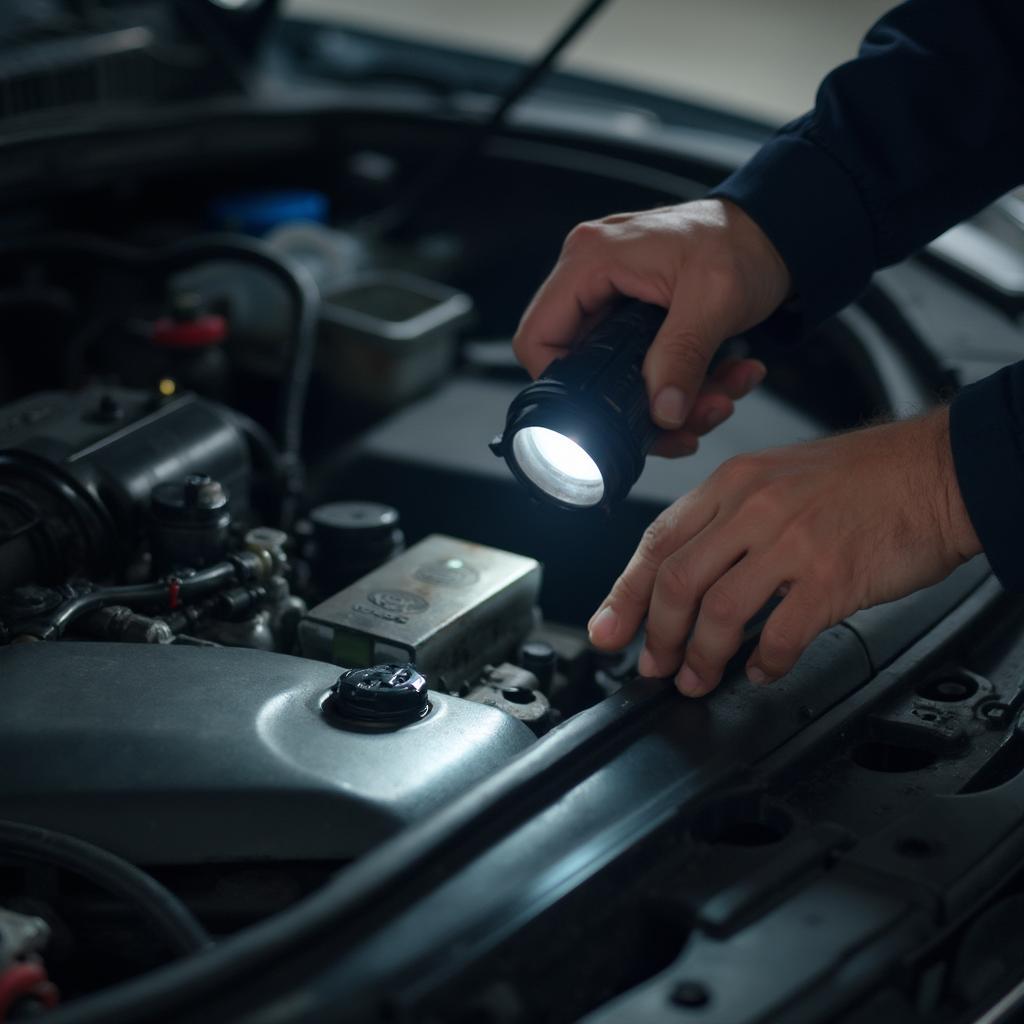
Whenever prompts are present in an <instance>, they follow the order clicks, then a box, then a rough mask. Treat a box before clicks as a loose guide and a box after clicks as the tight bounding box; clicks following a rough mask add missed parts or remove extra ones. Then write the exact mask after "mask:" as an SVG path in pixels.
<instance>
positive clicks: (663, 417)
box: [653, 385, 687, 430]
mask: <svg viewBox="0 0 1024 1024" xmlns="http://www.w3.org/2000/svg"><path fill="white" fill-rule="evenodd" d="M686 404H687V403H686V395H685V394H684V393H683V392H682V391H681V390H680V389H679V388H677V387H674V386H671V385H670V386H669V387H667V388H662V389H661V390H660V391H659V392H658V394H657V395H656V396H655V398H654V409H653V412H654V419H655V420H656V421H657V423H658V425H659V426H662V427H665V428H667V429H669V430H675V429H677V428H679V427H681V426H682V425H683V421H684V420H685V419H686Z"/></svg>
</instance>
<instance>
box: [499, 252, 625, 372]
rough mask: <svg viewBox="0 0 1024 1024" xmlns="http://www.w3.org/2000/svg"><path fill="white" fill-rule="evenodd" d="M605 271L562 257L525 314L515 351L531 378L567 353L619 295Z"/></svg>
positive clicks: (520, 324) (515, 341)
mask: <svg viewBox="0 0 1024 1024" xmlns="http://www.w3.org/2000/svg"><path fill="white" fill-rule="evenodd" d="M619 294H620V293H619V292H618V290H617V289H616V288H615V287H614V285H613V284H612V283H611V281H610V280H609V279H608V277H607V276H606V275H605V274H602V273H600V272H598V271H595V270H594V269H592V268H591V267H587V266H584V265H582V264H580V263H578V262H575V261H569V260H564V259H563V260H560V261H559V262H558V263H557V264H556V265H555V268H554V270H552V271H551V273H550V274H549V275H548V277H547V280H546V281H545V282H544V283H543V284H542V285H541V286H540V288H539V289H538V290H537V294H536V295H534V297H533V300H532V301H531V302H530V305H529V306H527V308H526V312H525V313H524V314H523V318H522V320H520V322H519V327H518V329H517V330H516V335H515V337H514V338H513V339H512V350H513V351H514V352H515V354H516V358H517V359H518V360H519V362H520V363H522V365H523V367H524V368H525V369H526V371H527V373H529V374H530V376H531V377H538V376H539V375H540V374H541V373H542V372H543V371H544V370H545V369H546V368H547V367H548V365H549V364H550V363H551V361H552V360H553V359H557V358H559V356H564V355H566V354H567V353H568V352H569V351H570V350H571V349H572V347H573V345H574V344H575V342H576V341H577V339H578V338H579V337H580V336H581V335H582V334H583V333H584V332H585V330H586V328H587V327H588V326H591V325H592V323H593V321H594V320H595V319H596V318H597V317H598V316H600V314H601V313H602V312H603V311H604V310H605V308H606V307H607V306H608V305H609V303H610V302H611V301H612V300H614V299H616V298H618V297H619Z"/></svg>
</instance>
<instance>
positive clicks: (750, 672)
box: [747, 665, 768, 686]
mask: <svg viewBox="0 0 1024 1024" xmlns="http://www.w3.org/2000/svg"><path fill="white" fill-rule="evenodd" d="M747 678H748V679H749V680H750V681H751V682H752V683H756V684H757V685H758V686H760V685H761V684H762V683H767V682H768V677H767V676H766V675H765V674H764V673H763V672H762V671H761V670H760V669H759V668H758V667H757V666H756V665H748V666H747Z"/></svg>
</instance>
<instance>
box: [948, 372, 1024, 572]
mask: <svg viewBox="0 0 1024 1024" xmlns="http://www.w3.org/2000/svg"><path fill="white" fill-rule="evenodd" d="M1022 412H1024V363H1015V364H1014V365H1013V366H1007V367H1006V368H1004V369H1002V370H1000V371H999V372H998V373H994V374H992V376H991V377H986V378H985V379H984V380H981V381H978V383H976V384H971V385H969V386H968V387H966V388H964V389H963V391H961V392H960V393H959V394H958V395H957V396H956V398H955V399H954V400H953V404H952V405H951V406H950V410H949V438H950V444H951V445H952V449H953V463H954V465H955V467H956V476H957V482H958V483H959V485H960V494H961V496H962V498H963V501H964V505H965V506H966V508H967V515H968V516H969V517H970V520H971V525H972V526H973V527H974V532H975V533H976V534H977V535H978V540H980V541H981V546H982V547H983V548H984V550H985V554H986V556H987V557H988V560H989V563H990V564H991V566H992V569H993V571H994V572H995V574H996V576H997V577H998V578H999V582H1000V583H1002V585H1003V586H1004V587H1005V588H1006V589H1007V590H1011V591H1015V592H1024V543H1022V537H1024V451H1022V443H1021V442H1022V436H1021V423H1020V419H1021V413H1022Z"/></svg>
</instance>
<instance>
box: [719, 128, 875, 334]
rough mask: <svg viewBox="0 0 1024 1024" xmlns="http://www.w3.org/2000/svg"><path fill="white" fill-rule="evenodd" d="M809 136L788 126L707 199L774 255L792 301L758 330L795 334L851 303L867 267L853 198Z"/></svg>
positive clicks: (869, 256) (864, 217) (869, 258)
mask: <svg viewBox="0 0 1024 1024" xmlns="http://www.w3.org/2000/svg"><path fill="white" fill-rule="evenodd" d="M810 131H811V127H810V118H809V117H805V118H802V119H801V120H800V121H797V122H794V123H793V125H791V126H789V127H788V128H786V129H783V131H782V132H781V133H780V134H778V135H776V136H775V137H774V138H773V139H771V140H770V141H769V142H768V143H767V144H766V145H764V146H763V147H762V148H761V149H760V150H759V151H758V152H757V153H756V154H755V155H754V156H753V157H752V158H751V159H750V160H749V161H748V162H747V163H746V164H744V166H743V167H741V168H740V169H739V170H737V171H735V172H734V173H733V174H731V175H730V176H729V177H728V178H726V179H725V181H723V182H722V183H721V184H720V185H718V186H717V187H716V188H714V189H712V191H711V192H710V195H711V196H717V197H719V198H722V199H729V200H731V201H732V202H734V203H736V205H737V206H739V207H741V208H742V209H743V210H744V211H746V213H747V214H749V215H750V217H751V218H752V219H753V220H754V221H755V222H756V223H757V224H758V225H759V226H760V228H761V230H762V231H764V233H765V234H766V235H767V236H768V237H769V238H770V239H771V241H772V244H773V245H774V246H775V248H776V249H778V251H779V254H780V255H781V256H782V259H783V261H784V262H785V264H786V266H787V267H788V268H789V273H790V276H791V278H792V281H793V292H794V298H793V300H791V301H790V302H788V303H787V304H786V305H785V306H784V307H783V308H782V309H781V310H780V311H779V313H777V314H775V316H774V317H772V318H770V320H769V321H767V322H766V324H768V323H771V322H772V321H775V322H776V325H777V326H779V327H784V328H785V330H787V331H788V332H794V331H795V332H799V333H801V334H805V333H807V332H808V331H809V330H811V329H812V328H813V327H815V326H817V324H819V323H820V322H821V321H822V320H824V319H825V318H826V317H828V316H831V314H833V313H835V312H836V311H837V310H839V309H841V308H842V307H843V306H845V305H846V304H847V303H849V302H851V301H852V300H853V299H855V298H856V297H857V296H858V295H859V294H860V293H861V292H862V291H863V290H864V288H865V287H866V286H867V283H868V281H869V280H870V278H871V274H872V271H873V270H874V268H875V251H874V249H875V247H874V239H873V234H872V228H871V222H870V220H869V218H868V213H867V209H866V208H865V206H864V202H863V199H862V197H861V194H860V192H859V191H858V189H857V186H856V184H855V183H854V181H853V179H852V178H851V177H850V176H849V174H848V173H847V172H846V171H845V170H844V168H843V167H842V166H841V165H840V164H839V163H837V162H836V161H835V160H834V159H833V158H832V157H831V156H829V155H828V153H826V152H825V150H823V149H822V148H821V147H820V146H819V145H818V144H817V143H815V142H813V141H811V139H810V138H809V137H808V134H807V133H808V132H810ZM773 333H778V332H773Z"/></svg>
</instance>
